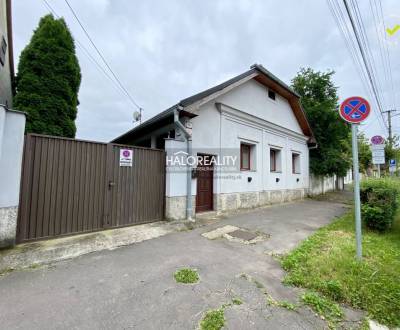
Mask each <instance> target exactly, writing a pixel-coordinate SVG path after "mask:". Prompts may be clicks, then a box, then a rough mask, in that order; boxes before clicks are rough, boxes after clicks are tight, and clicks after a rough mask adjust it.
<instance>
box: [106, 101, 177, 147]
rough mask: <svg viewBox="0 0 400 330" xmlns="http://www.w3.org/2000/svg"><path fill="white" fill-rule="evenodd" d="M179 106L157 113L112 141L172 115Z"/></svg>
mask: <svg viewBox="0 0 400 330" xmlns="http://www.w3.org/2000/svg"><path fill="white" fill-rule="evenodd" d="M177 108H178V104H175V105H173V106H172V107H170V108H168V109H166V110H164V111H162V112H160V113H159V114H157V115H155V116H154V117H151V118H150V119H148V120H146V121H145V122H144V123H142V124H140V125H138V126H136V127H134V128H132V129H131V130H129V131H128V132H125V133H124V134H121V135H120V136H118V137H116V138H115V139H112V140H111V142H114V141H117V140H119V139H121V138H123V137H125V136H128V135H130V134H132V133H134V132H136V131H138V130H139V129H143V128H145V127H146V126H149V125H151V124H153V123H155V122H157V121H158V120H161V119H163V118H165V117H168V116H169V115H171V114H172V113H173V112H174V110H175V109H177Z"/></svg>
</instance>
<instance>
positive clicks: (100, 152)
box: [17, 134, 165, 242]
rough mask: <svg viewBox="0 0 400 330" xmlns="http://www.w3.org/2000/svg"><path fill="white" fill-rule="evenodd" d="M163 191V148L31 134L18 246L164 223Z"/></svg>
mask: <svg viewBox="0 0 400 330" xmlns="http://www.w3.org/2000/svg"><path fill="white" fill-rule="evenodd" d="M120 149H132V150H133V162H132V166H131V167H130V166H120V164H119V161H120ZM164 191H165V153H164V151H162V150H154V149H146V148H137V147H131V146H122V145H117V144H106V143H99V142H90V141H80V140H74V139H66V138H59V137H52V136H43V135H37V134H28V135H27V136H26V137H25V149H24V159H23V167H22V179H21V195H20V206H19V212H18V235H17V237H18V242H24V241H30V240H36V239H42V238H50V237H56V236H62V235H71V234H76V233H84V232H91V231H96V230H101V229H104V228H115V227H121V226H128V225H134V224H142V223H147V222H154V221H159V220H162V219H163V217H164Z"/></svg>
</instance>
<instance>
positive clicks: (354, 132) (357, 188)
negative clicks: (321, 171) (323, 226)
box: [351, 124, 362, 260]
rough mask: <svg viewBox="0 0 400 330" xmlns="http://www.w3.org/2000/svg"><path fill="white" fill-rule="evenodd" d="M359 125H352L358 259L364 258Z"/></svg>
mask: <svg viewBox="0 0 400 330" xmlns="http://www.w3.org/2000/svg"><path fill="white" fill-rule="evenodd" d="M357 130H358V124H351V135H352V141H351V143H352V149H353V177H354V204H355V209H354V212H355V220H356V241H357V245H356V247H357V259H358V260H361V258H362V246H361V202H360V178H359V168H358V141H357Z"/></svg>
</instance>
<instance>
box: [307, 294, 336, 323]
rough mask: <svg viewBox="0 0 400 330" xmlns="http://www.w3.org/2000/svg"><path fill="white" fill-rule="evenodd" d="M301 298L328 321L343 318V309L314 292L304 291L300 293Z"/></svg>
mask: <svg viewBox="0 0 400 330" xmlns="http://www.w3.org/2000/svg"><path fill="white" fill-rule="evenodd" d="M301 300H303V302H304V303H305V304H307V305H309V306H310V307H311V308H312V309H313V310H314V311H315V312H316V313H317V314H319V315H320V316H323V317H324V318H325V319H326V320H328V321H331V322H338V321H340V320H341V319H342V318H343V311H342V309H341V308H340V306H339V305H338V304H336V303H334V302H332V301H331V300H330V299H327V298H324V297H322V296H320V295H319V294H318V293H316V292H312V291H309V292H306V293H305V294H303V295H302V297H301Z"/></svg>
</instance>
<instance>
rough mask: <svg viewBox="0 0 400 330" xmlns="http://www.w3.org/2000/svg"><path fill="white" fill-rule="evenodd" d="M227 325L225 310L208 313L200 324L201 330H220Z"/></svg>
mask: <svg viewBox="0 0 400 330" xmlns="http://www.w3.org/2000/svg"><path fill="white" fill-rule="evenodd" d="M224 325H225V315H224V309H223V308H220V309H214V310H211V311H208V312H207V313H206V315H205V316H204V318H203V319H202V320H201V322H200V329H201V330H220V329H222V327H223V326H224Z"/></svg>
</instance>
